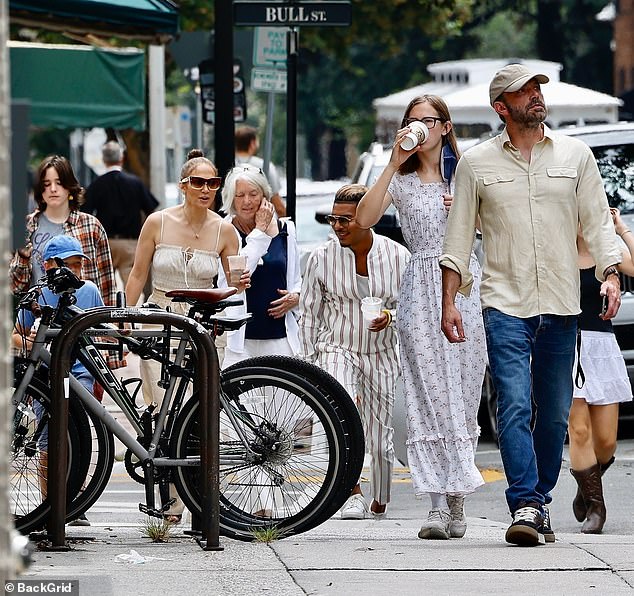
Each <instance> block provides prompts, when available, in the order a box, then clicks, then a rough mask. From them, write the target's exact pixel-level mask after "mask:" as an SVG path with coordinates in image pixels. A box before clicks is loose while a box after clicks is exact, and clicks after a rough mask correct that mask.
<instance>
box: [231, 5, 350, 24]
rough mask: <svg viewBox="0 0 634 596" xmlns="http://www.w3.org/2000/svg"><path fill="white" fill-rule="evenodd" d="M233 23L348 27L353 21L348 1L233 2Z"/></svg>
mask: <svg viewBox="0 0 634 596" xmlns="http://www.w3.org/2000/svg"><path fill="white" fill-rule="evenodd" d="M233 20H234V23H235V24H236V25H240V26H247V27H248V26H257V25H268V26H269V27H298V26H320V27H328V26H330V27H347V26H349V25H350V23H351V22H352V7H351V3H350V1H349V0H343V1H334V2H293V3H286V2H270V1H264V2H257V1H250V2H242V1H240V0H236V1H235V2H234V3H233Z"/></svg>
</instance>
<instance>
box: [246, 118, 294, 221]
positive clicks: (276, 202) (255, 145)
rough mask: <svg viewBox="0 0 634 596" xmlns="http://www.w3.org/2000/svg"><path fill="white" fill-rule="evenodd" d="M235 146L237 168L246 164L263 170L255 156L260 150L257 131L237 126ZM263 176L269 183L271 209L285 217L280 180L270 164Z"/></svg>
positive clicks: (262, 161)
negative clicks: (273, 208)
mask: <svg viewBox="0 0 634 596" xmlns="http://www.w3.org/2000/svg"><path fill="white" fill-rule="evenodd" d="M235 146H236V158H235V162H236V165H237V166H239V165H240V164H241V163H248V164H250V165H252V166H255V167H257V168H260V169H261V170H263V168H264V160H263V159H262V158H261V157H258V156H257V155H256V154H257V152H258V150H259V149H260V142H259V141H258V131H257V130H256V129H255V128H253V127H252V126H239V127H238V128H236V132H235ZM264 175H265V176H266V179H267V180H268V181H269V184H270V185H271V190H272V191H273V194H272V195H271V203H273V207H275V213H277V216H278V217H285V216H286V205H285V204H284V201H283V200H282V197H281V196H280V188H281V185H280V178H279V176H278V175H277V170H276V169H275V165H274V164H273V163H272V162H269V167H268V171H267V172H264Z"/></svg>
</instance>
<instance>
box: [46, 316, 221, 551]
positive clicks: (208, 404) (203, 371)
mask: <svg viewBox="0 0 634 596" xmlns="http://www.w3.org/2000/svg"><path fill="white" fill-rule="evenodd" d="M122 322H126V323H158V324H164V325H171V326H173V327H176V328H177V329H181V330H182V331H184V332H186V333H187V334H188V335H189V336H190V338H191V340H192V342H193V344H194V348H195V350H196V354H197V355H198V359H197V361H196V377H195V381H194V387H195V389H197V390H198V395H199V398H200V408H201V418H200V420H201V430H202V431H203V432H202V436H201V446H200V449H201V462H200V464H201V478H202V487H201V488H202V490H201V497H202V503H201V505H202V517H203V527H202V531H203V537H202V540H201V541H199V543H200V544H201V546H202V547H203V548H204V549H205V550H222V547H221V546H220V530H219V512H220V510H219V504H218V503H219V496H220V487H219V477H220V474H219V455H220V448H219V429H220V404H219V399H218V391H219V388H218V378H219V377H218V355H217V353H216V350H215V347H214V345H213V342H212V340H211V337H210V336H209V333H208V332H207V331H206V329H205V328H204V327H202V326H201V325H199V324H198V323H196V321H194V320H192V319H189V318H187V317H184V316H182V315H177V314H174V313H169V312H165V311H160V310H143V309H136V308H127V309H121V308H116V307H102V308H95V309H92V310H90V311H87V312H85V313H83V314H81V315H79V316H77V317H76V318H74V319H72V320H71V321H69V322H68V323H66V324H65V325H64V326H63V327H62V328H61V330H60V332H59V334H58V335H57V337H56V338H55V340H54V341H53V344H52V350H51V365H50V370H51V420H50V422H49V462H50V461H53V462H54V466H53V467H52V469H50V470H49V479H48V496H49V499H50V501H51V516H50V518H49V524H48V528H49V530H50V534H51V537H52V545H53V548H64V547H65V527H64V521H65V518H66V473H67V467H68V461H67V451H68V449H67V442H66V435H67V432H68V417H67V415H66V416H64V411H66V414H67V409H68V401H67V400H66V394H67V386H68V374H69V370H70V367H71V350H72V348H73V346H74V345H75V343H76V342H77V339H78V338H79V336H80V335H81V334H82V333H83V332H84V331H86V330H87V329H89V328H91V327H94V326H96V325H98V324H100V323H122ZM203 413H204V414H205V417H203ZM205 420H206V421H207V424H204V422H203V421H205ZM54 457H57V458H58V459H52V458H54ZM51 472H52V474H51Z"/></svg>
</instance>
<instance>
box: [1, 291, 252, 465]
mask: <svg viewBox="0 0 634 596" xmlns="http://www.w3.org/2000/svg"><path fill="white" fill-rule="evenodd" d="M60 302H63V301H61V300H60ZM60 308H62V309H64V308H65V309H68V310H69V311H70V312H72V313H73V314H77V313H78V312H82V311H81V309H78V308H77V307H71V306H69V305H65V304H61V306H60ZM49 309H50V312H49ZM54 313H55V311H54V309H52V308H51V307H43V309H42V322H41V324H40V327H39V328H38V330H37V333H36V337H35V340H34V342H33V347H32V349H31V352H30V354H29V357H28V361H29V366H28V367H27V369H26V371H25V373H24V375H23V377H22V379H21V381H20V384H19V385H18V387H17V388H16V390H15V391H14V393H13V397H12V404H13V405H14V406H15V407H18V405H19V404H20V403H21V401H22V398H23V396H24V393H25V391H26V388H27V386H28V384H29V382H30V381H31V379H32V378H33V375H34V374H35V371H36V369H37V367H38V366H39V364H40V363H43V364H45V365H47V366H49V365H50V360H51V353H50V351H49V349H48V348H47V347H46V344H47V343H48V342H49V341H50V340H51V339H53V338H54V337H55V336H56V335H57V334H58V333H59V329H52V328H50V323H51V321H52V319H53V316H54ZM131 334H134V338H137V337H141V338H143V337H165V338H171V339H178V340H179V343H178V346H177V348H176V353H175V357H174V360H171V361H169V362H168V363H167V364H168V365H169V366H170V368H171V372H172V375H171V377H170V383H169V385H168V387H167V388H166V391H165V396H164V399H163V401H162V403H161V407H160V408H159V411H158V413H157V414H156V415H155V416H156V419H155V424H154V431H153V434H152V438H151V442H150V444H149V446H148V447H147V448H146V447H144V446H143V445H142V444H141V443H140V442H139V440H138V437H141V436H143V434H144V429H143V426H142V423H141V416H140V415H139V414H138V411H137V408H136V406H135V405H134V400H133V399H132V396H130V394H129V392H128V391H127V389H126V388H125V386H124V385H123V384H122V383H121V381H120V380H119V379H117V377H116V376H115V375H114V374H113V372H112V371H111V370H110V369H109V368H108V366H107V364H106V361H105V358H104V357H103V355H102V354H101V352H100V351H99V349H97V347H96V345H95V342H94V341H93V340H92V339H91V336H92V335H95V336H104V335H113V336H114V337H115V338H117V339H120V340H122V341H124V342H126V343H128V344H131V343H134V338H133V337H132V335H131ZM187 345H188V342H187V339H186V335H185V334H183V333H181V332H174V331H171V332H169V333H167V332H161V331H158V332H157V331H155V330H151V331H150V330H141V329H139V330H134V331H128V332H126V335H122V334H121V331H120V330H117V329H114V328H104V329H99V330H89V331H88V332H86V333H85V334H84V335H83V336H82V337H81V338H80V342H79V350H78V359H79V360H80V362H81V363H82V364H83V365H84V366H85V367H86V369H87V370H88V372H89V373H90V374H91V375H92V376H93V378H94V379H95V380H96V381H97V382H99V383H100V384H101V385H102V386H103V387H104V389H105V390H106V391H107V393H108V395H109V396H110V397H111V398H112V400H113V401H114V402H115V403H116V404H117V405H118V406H119V408H120V409H121V411H122V412H123V413H124V415H125V416H126V418H127V420H128V421H129V423H130V424H131V426H132V428H133V429H134V431H135V432H136V433H137V437H134V436H133V435H131V434H130V433H129V432H128V431H127V430H126V428H125V427H123V426H122V425H121V424H120V423H119V422H118V421H117V419H116V418H115V417H114V416H113V415H112V414H110V412H108V410H107V409H106V408H105V406H103V405H101V404H100V403H99V402H98V401H97V400H96V399H95V398H94V396H93V395H92V394H91V393H90V392H89V391H88V390H87V389H86V388H85V387H84V386H83V385H82V384H81V383H80V382H79V381H78V380H77V379H76V378H75V377H74V376H73V374H72V372H71V373H70V374H69V384H70V388H71V389H72V390H73V391H74V393H75V394H76V395H77V397H78V398H79V400H80V401H81V403H82V404H83V406H84V407H85V408H86V410H88V411H89V412H90V413H91V414H93V415H94V416H95V418H97V419H98V420H100V421H101V422H103V424H104V425H105V426H106V428H107V429H108V430H109V431H110V432H111V433H112V434H113V435H114V436H115V437H117V438H118V439H119V440H120V441H121V442H122V443H123V444H124V445H125V446H126V447H127V448H128V449H130V451H131V452H132V453H133V454H134V455H135V456H136V457H137V458H139V460H140V461H147V460H150V461H151V462H152V464H153V465H154V466H156V467H168V466H197V465H199V464H200V457H199V456H192V457H188V458H187V459H172V458H169V457H156V452H157V450H158V447H159V442H160V439H161V435H162V434H163V432H164V431H165V430H166V420H167V417H168V414H169V413H170V405H172V408H173V409H172V410H171V413H172V419H174V418H175V417H176V415H177V413H178V410H179V409H180V406H181V404H182V401H183V399H184V397H185V393H186V388H187V387H186V385H187V383H188V382H190V381H191V380H192V379H193V374H192V371H191V369H190V368H188V367H187V366H186V365H187V364H189V363H190V359H188V357H187V353H186V351H187ZM154 355H155V357H156V359H161V355H160V354H159V353H158V351H156V350H155V351H154ZM164 364H165V363H164ZM175 371H178V374H174V373H175ZM179 379H185V383H184V384H183V383H182V381H181V383H179V385H178V386H177V383H178V382H179ZM174 395H176V398H175V399H173V397H174ZM219 397H220V403H221V407H222V409H223V411H224V412H225V414H226V415H227V417H228V418H229V420H230V422H231V425H232V427H233V430H234V431H235V433H236V435H237V437H238V438H239V440H240V442H241V443H242V447H243V448H244V450H245V454H246V461H251V460H252V459H254V458H256V457H257V454H256V453H255V452H254V451H253V450H252V448H251V447H250V444H249V440H248V437H246V435H245V433H244V431H243V429H242V426H241V425H240V424H237V415H236V412H235V411H234V410H235V409H234V408H233V407H232V406H231V405H230V403H229V400H227V399H226V396H224V395H223V393H222V390H220V396H219ZM238 414H240V413H239V412H238ZM239 417H240V419H241V420H242V422H243V423H244V422H246V423H248V424H250V425H251V426H252V427H253V428H255V424H254V423H253V422H252V421H250V420H248V418H246V417H245V416H242V415H241V414H240V416H239ZM220 463H221V465H226V466H231V465H242V464H244V463H245V456H242V457H232V456H227V455H225V456H222V455H221V461H220Z"/></svg>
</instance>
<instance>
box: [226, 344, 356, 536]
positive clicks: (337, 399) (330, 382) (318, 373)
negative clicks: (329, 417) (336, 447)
mask: <svg viewBox="0 0 634 596" xmlns="http://www.w3.org/2000/svg"><path fill="white" fill-rule="evenodd" d="M249 366H261V367H265V368H271V369H281V370H287V371H291V372H293V373H294V374H297V375H299V376H300V377H302V378H303V379H305V380H307V381H308V382H309V383H310V384H311V385H313V386H314V387H315V388H317V389H319V390H320V391H321V392H322V393H323V394H324V395H325V396H326V397H327V398H328V399H329V400H330V402H331V404H333V405H334V406H335V407H336V408H337V411H338V414H339V420H340V421H341V423H342V425H343V428H344V435H345V437H346V445H347V447H346V457H345V460H346V464H347V468H346V474H345V477H344V478H343V480H342V482H343V486H344V487H345V490H348V491H349V493H351V492H352V489H353V488H354V487H355V486H356V485H357V484H358V482H359V478H360V476H361V471H362V469H363V461H364V458H365V433H364V432H363V425H362V423H361V417H360V415H359V410H358V408H357V406H356V404H355V403H354V401H353V400H352V398H351V397H350V395H349V394H348V392H347V391H346V389H345V388H344V387H343V385H341V383H339V381H337V379H335V378H334V377H333V376H332V375H331V374H329V373H328V372H326V371H325V370H323V369H322V368H320V367H318V366H317V365H315V364H312V363H310V362H306V361H305V360H301V359H299V358H293V357H290V356H277V355H272V356H257V357H255V358H248V359H246V360H242V361H241V362H238V363H236V364H233V365H232V366H230V367H228V368H227V369H225V371H222V373H221V375H224V374H227V373H229V372H230V371H232V370H234V369H239V368H241V367H242V368H243V367H249ZM348 496H349V495H348ZM335 505H336V504H335V503H334V502H333V504H332V507H330V508H329V509H325V510H324V512H323V516H322V518H323V519H322V520H321V521H320V522H319V523H322V522H323V521H325V520H326V519H328V518H329V517H331V516H332V515H333V514H334V513H335V512H336V511H337V510H338V509H339V507H336V506H335ZM317 525H318V524H317Z"/></svg>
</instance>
